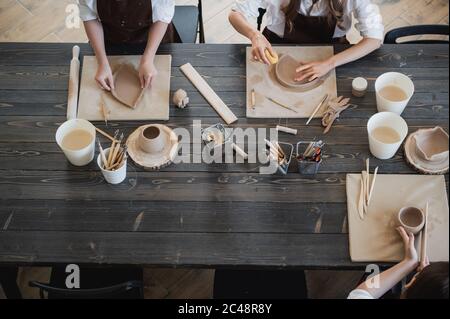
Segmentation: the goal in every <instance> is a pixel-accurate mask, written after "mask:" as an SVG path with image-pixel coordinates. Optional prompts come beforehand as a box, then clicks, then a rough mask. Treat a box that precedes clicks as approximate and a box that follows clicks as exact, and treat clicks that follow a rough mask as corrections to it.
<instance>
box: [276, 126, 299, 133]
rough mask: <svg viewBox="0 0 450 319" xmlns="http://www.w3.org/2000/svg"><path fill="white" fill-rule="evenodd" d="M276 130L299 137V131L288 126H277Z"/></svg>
mask: <svg viewBox="0 0 450 319" xmlns="http://www.w3.org/2000/svg"><path fill="white" fill-rule="evenodd" d="M276 130H277V131H278V132H283V133H287V134H292V135H297V132H298V131H297V130H296V129H293V128H289V127H286V126H281V125H277V127H276Z"/></svg>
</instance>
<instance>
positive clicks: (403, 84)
mask: <svg viewBox="0 0 450 319" xmlns="http://www.w3.org/2000/svg"><path fill="white" fill-rule="evenodd" d="M391 85H392V86H396V87H398V88H400V89H402V90H403V91H404V92H405V93H406V96H407V98H406V99H405V100H402V101H390V100H388V99H386V98H385V97H383V96H382V95H380V91H381V90H382V89H383V88H385V87H387V86H391ZM375 92H376V97H377V108H378V112H393V113H396V114H398V115H401V114H402V113H403V111H404V110H405V108H406V106H407V105H408V103H409V101H410V100H411V98H412V96H413V95H414V83H413V81H412V80H411V79H410V78H409V77H408V76H406V75H404V74H402V73H397V72H388V73H385V74H383V75H381V76H380V77H378V79H377V80H376V82H375Z"/></svg>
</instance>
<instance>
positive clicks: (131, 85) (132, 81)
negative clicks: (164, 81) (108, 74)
mask: <svg viewBox="0 0 450 319" xmlns="http://www.w3.org/2000/svg"><path fill="white" fill-rule="evenodd" d="M144 92H145V90H144V89H142V87H141V82H140V80H139V75H138V72H137V70H136V69H135V68H134V66H133V65H131V64H122V65H121V66H119V68H118V69H117V70H116V72H114V90H112V91H111V94H112V95H113V96H114V97H115V98H116V100H118V101H119V102H121V103H122V104H123V105H125V106H127V107H130V108H132V109H135V108H136V107H137V106H138V104H139V102H140V101H141V99H142V97H143V95H144Z"/></svg>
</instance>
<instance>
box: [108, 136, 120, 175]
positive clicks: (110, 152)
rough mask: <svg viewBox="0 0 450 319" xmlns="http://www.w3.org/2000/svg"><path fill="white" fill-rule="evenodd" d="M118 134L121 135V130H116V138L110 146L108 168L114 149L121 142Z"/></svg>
mask: <svg viewBox="0 0 450 319" xmlns="http://www.w3.org/2000/svg"><path fill="white" fill-rule="evenodd" d="M118 135H119V130H116V132H115V133H114V138H113V140H112V142H111V147H110V148H109V154H108V161H107V163H108V166H107V167H106V169H107V168H108V167H109V166H110V165H111V161H112V158H113V154H114V150H115V149H116V145H117V144H118V143H119V140H118V139H117V136H118Z"/></svg>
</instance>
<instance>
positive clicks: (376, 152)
mask: <svg viewBox="0 0 450 319" xmlns="http://www.w3.org/2000/svg"><path fill="white" fill-rule="evenodd" d="M380 127H387V128H389V129H393V130H394V131H395V132H396V133H397V134H398V135H399V139H398V140H397V141H396V142H395V143H386V142H383V141H380V140H379V139H376V138H375V137H374V136H373V132H374V130H375V129H376V128H380ZM367 132H368V135H369V147H370V152H371V153H372V155H373V156H375V157H376V158H378V159H381V160H386V159H390V158H392V157H394V155H395V153H397V151H398V149H399V148H400V146H401V145H402V143H403V141H404V140H405V138H406V136H407V135H408V124H406V121H405V120H404V119H403V118H402V117H401V116H400V115H397V114H395V113H392V112H381V113H377V114H375V115H374V116H372V117H371V118H370V119H369V122H368V123H367Z"/></svg>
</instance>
